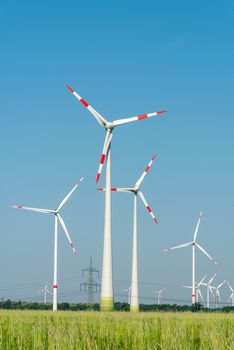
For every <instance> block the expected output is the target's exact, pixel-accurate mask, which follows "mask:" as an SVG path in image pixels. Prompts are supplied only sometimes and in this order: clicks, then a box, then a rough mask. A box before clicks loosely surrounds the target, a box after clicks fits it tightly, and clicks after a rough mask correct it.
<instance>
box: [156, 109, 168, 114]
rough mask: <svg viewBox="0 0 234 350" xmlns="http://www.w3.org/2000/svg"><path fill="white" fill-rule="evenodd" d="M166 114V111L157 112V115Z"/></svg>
mask: <svg viewBox="0 0 234 350" xmlns="http://www.w3.org/2000/svg"><path fill="white" fill-rule="evenodd" d="M166 112H167V110H164V111H159V112H157V114H163V113H166Z"/></svg>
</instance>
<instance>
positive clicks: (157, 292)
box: [152, 288, 165, 305]
mask: <svg viewBox="0 0 234 350" xmlns="http://www.w3.org/2000/svg"><path fill="white" fill-rule="evenodd" d="M164 289H165V288H162V289H160V290H152V292H153V293H155V294H156V295H157V302H158V305H160V304H161V298H162V292H163V291H164Z"/></svg>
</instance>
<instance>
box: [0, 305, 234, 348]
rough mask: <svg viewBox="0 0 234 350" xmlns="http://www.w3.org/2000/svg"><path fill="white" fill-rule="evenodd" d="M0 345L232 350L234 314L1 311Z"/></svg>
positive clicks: (12, 346)
mask: <svg viewBox="0 0 234 350" xmlns="http://www.w3.org/2000/svg"><path fill="white" fill-rule="evenodd" d="M0 349H1V350H18V349H20V350H29V349H37V350H50V349H56V350H60V349H65V350H75V349H84V350H89V349H92V350H94V349H97V350H102V349H103V350H104V349H105V350H106V349H115V350H117V349H118V350H120V349H121V350H122V349H126V350H131V349H150V350H151V349H153V350H154V349H156V350H157V349H170V350H174V349H175V350H182V349H184V350H190V349H210V350H215V349H219V350H228V349H230V350H233V349H234V315H232V314H205V313H193V314H191V313H139V314H131V313H117V312H114V313H101V312H76V313H75V312H57V313H52V312H50V311H13V310H12V311H1V312H0Z"/></svg>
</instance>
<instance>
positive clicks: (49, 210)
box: [11, 205, 55, 214]
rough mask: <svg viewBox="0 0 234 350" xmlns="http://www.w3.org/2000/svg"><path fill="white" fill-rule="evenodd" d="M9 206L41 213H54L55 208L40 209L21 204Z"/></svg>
mask: <svg viewBox="0 0 234 350" xmlns="http://www.w3.org/2000/svg"><path fill="white" fill-rule="evenodd" d="M11 208H15V209H24V210H30V211H35V212H37V213H42V214H50V213H55V210H51V209H41V208H31V207H23V206H22V205H11Z"/></svg>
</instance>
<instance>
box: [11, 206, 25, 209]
mask: <svg viewBox="0 0 234 350" xmlns="http://www.w3.org/2000/svg"><path fill="white" fill-rule="evenodd" d="M10 207H11V208H15V209H22V208H23V207H22V205H10Z"/></svg>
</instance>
